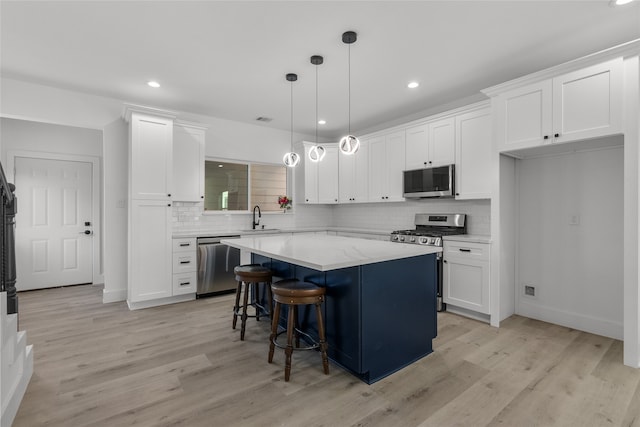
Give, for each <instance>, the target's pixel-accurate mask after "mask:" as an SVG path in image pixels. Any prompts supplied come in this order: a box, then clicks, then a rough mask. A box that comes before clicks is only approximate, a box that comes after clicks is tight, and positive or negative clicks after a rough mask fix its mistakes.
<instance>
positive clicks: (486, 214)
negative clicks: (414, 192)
mask: <svg viewBox="0 0 640 427" xmlns="http://www.w3.org/2000/svg"><path fill="white" fill-rule="evenodd" d="M416 213H463V214H467V233H469V234H481V235H490V234H491V201H490V200H462V201H457V200H452V199H419V200H407V201H405V202H397V203H365V204H352V205H336V206H335V207H334V210H333V222H332V224H333V226H334V227H345V228H363V229H375V230H388V231H393V230H405V229H411V228H414V219H415V214H416Z"/></svg>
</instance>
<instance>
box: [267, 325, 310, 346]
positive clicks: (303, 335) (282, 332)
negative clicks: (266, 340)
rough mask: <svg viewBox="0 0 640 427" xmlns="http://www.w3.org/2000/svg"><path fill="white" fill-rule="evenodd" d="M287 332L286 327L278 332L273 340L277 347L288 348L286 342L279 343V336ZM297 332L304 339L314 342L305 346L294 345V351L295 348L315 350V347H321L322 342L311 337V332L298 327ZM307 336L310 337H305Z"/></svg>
mask: <svg viewBox="0 0 640 427" xmlns="http://www.w3.org/2000/svg"><path fill="white" fill-rule="evenodd" d="M286 332H287V330H286V329H283V330H281V331H280V332H278V333H277V334H276V336H275V337H274V338H273V340H272V341H273V344H274V345H275V346H276V347H278V348H282V349H285V348H287V346H286V344H285V345H282V344H279V343H278V337H279V336H280V335H282V334H284V333H286ZM295 332H296V333H297V334H298V335H302V337H303V338H302V339H303V340H304V341H305V342H311V343H312V344H309V345H308V346H304V347H295V346H294V347H293V350H294V351H295V350H315V349H317V348H320V343H319V342H317V341H316V340H314V339H313V338H312V337H311V335H309V334H307V333H305V332H302V331H301V330H300V329H298V328H295ZM305 337H306V338H308V339H304V338H305Z"/></svg>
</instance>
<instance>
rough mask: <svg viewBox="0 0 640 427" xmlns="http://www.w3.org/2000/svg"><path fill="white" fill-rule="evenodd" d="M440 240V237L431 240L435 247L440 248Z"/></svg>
mask: <svg viewBox="0 0 640 427" xmlns="http://www.w3.org/2000/svg"><path fill="white" fill-rule="evenodd" d="M441 242H442V239H441V238H440V237H436V238H435V239H433V244H434V245H436V246H442V243H441Z"/></svg>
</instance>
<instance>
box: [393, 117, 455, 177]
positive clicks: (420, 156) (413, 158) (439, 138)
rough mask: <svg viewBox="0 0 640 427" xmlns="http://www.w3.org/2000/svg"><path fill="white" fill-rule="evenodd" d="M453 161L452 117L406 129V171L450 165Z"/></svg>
mask: <svg viewBox="0 0 640 427" xmlns="http://www.w3.org/2000/svg"><path fill="white" fill-rule="evenodd" d="M454 161H455V119H454V118H453V117H450V118H446V119H442V120H437V121H434V122H430V123H425V124H422V125H418V126H413V127H410V128H407V130H406V156H405V167H406V169H407V170H412V169H420V168H425V167H433V166H442V165H450V164H452V163H454Z"/></svg>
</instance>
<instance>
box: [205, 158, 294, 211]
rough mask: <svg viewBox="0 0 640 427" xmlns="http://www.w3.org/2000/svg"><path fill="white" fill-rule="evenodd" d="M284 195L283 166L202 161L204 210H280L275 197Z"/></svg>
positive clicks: (284, 175)
mask: <svg viewBox="0 0 640 427" xmlns="http://www.w3.org/2000/svg"><path fill="white" fill-rule="evenodd" d="M286 194H288V192H287V168H286V167H285V166H280V165H264V164H257V163H255V164H254V163H251V164H243V163H229V162H218V161H212V160H207V161H205V168H204V209H205V211H247V210H249V207H250V206H255V205H258V206H260V209H261V210H262V211H263V212H268V211H279V210H280V205H279V204H278V196H284V195H286Z"/></svg>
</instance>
